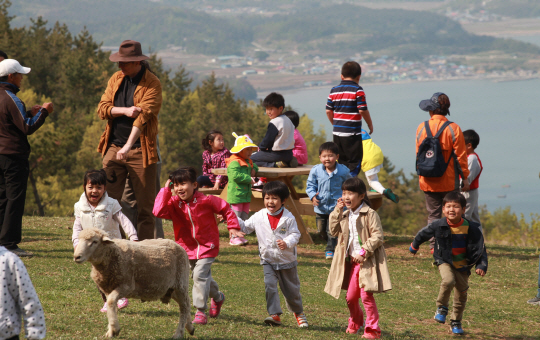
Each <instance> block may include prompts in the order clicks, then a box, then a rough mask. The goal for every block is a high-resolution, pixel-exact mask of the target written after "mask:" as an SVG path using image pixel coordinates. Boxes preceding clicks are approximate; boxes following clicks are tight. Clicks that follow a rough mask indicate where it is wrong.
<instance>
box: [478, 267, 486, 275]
mask: <svg viewBox="0 0 540 340" xmlns="http://www.w3.org/2000/svg"><path fill="white" fill-rule="evenodd" d="M476 274H478V275H480V276H484V275H486V272H485V271H483V270H482V269H476Z"/></svg>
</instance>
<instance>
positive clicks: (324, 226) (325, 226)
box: [315, 214, 337, 252]
mask: <svg viewBox="0 0 540 340" xmlns="http://www.w3.org/2000/svg"><path fill="white" fill-rule="evenodd" d="M328 219H329V215H324V214H317V217H316V218H315V221H316V223H317V229H319V230H326V235H327V236H328V239H327V241H326V251H331V252H334V250H335V249H336V245H337V237H333V236H331V235H330V223H328Z"/></svg>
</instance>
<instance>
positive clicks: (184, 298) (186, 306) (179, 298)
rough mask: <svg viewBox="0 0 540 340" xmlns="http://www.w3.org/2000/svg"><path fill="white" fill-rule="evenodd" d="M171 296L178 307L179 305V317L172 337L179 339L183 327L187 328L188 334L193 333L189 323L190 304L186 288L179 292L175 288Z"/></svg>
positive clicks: (191, 325)
mask: <svg viewBox="0 0 540 340" xmlns="http://www.w3.org/2000/svg"><path fill="white" fill-rule="evenodd" d="M172 298H173V299H174V300H175V301H176V302H178V307H180V318H179V321H178V327H177V328H176V332H174V335H173V339H181V338H183V337H184V327H185V328H186V329H187V331H188V332H189V334H191V335H193V334H195V328H194V327H193V324H192V323H191V304H190V301H189V294H188V292H187V290H186V291H184V292H179V290H178V289H175V290H174V292H173V294H172Z"/></svg>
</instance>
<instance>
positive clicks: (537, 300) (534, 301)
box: [527, 296, 540, 306]
mask: <svg viewBox="0 0 540 340" xmlns="http://www.w3.org/2000/svg"><path fill="white" fill-rule="evenodd" d="M527 303H530V304H531V305H539V306H540V298H539V297H538V296H535V297H534V298H533V299H530V300H528V301H527Z"/></svg>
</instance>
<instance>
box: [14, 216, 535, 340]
mask: <svg viewBox="0 0 540 340" xmlns="http://www.w3.org/2000/svg"><path fill="white" fill-rule="evenodd" d="M72 221H73V220H72V219H71V218H38V217H29V218H25V219H24V227H23V242H22V243H21V244H20V246H21V247H22V248H23V249H26V250H30V251H32V252H34V254H35V256H34V257H33V258H31V259H25V260H24V262H25V264H26V267H27V268H28V271H29V273H30V277H31V278H32V281H33V283H34V286H35V287H36V290H37V292H38V295H39V297H40V299H41V302H42V304H43V307H44V309H45V316H46V320H47V334H48V337H47V338H48V339H99V338H102V337H103V335H104V334H105V332H106V328H107V317H106V315H105V314H103V313H100V312H99V309H100V308H101V307H102V305H103V303H102V301H101V297H100V295H99V293H98V291H97V288H96V286H95V284H94V282H93V281H92V279H91V278H90V268H91V265H90V264H88V263H85V264H83V265H78V264H76V263H75V262H73V258H72V254H73V247H72V245H71V232H72V231H71V226H72V223H73V222H72ZM165 234H166V237H167V238H171V239H172V238H173V234H172V226H171V224H170V223H166V224H165ZM226 235H227V232H226V229H225V228H224V227H222V228H221V236H222V240H221V241H222V244H221V246H222V248H221V251H220V255H219V257H218V260H217V261H216V263H215V264H214V265H213V276H214V278H215V279H216V281H217V282H218V284H219V285H220V289H221V290H222V291H223V292H225V294H226V297H227V300H226V302H225V304H224V306H223V309H222V312H221V315H220V316H219V318H217V319H210V321H209V323H208V324H207V325H205V326H196V329H195V336H194V337H191V338H194V339H353V338H357V337H358V336H356V335H346V334H345V329H346V326H347V318H348V309H347V307H346V303H345V294H342V296H341V297H340V299H339V300H335V299H333V298H332V297H330V296H329V295H327V294H326V293H324V292H323V288H324V285H325V282H326V278H327V275H328V270H329V268H330V262H329V261H327V260H325V259H324V258H323V250H324V245H323V244H322V243H321V242H320V241H319V242H317V243H318V244H316V245H312V246H300V247H299V250H298V251H299V257H298V262H299V267H298V270H299V275H300V281H301V282H302V291H301V292H302V297H303V301H304V309H305V312H306V315H307V318H308V321H309V324H310V326H309V329H307V330H305V329H299V328H298V327H297V326H296V322H295V320H294V318H293V316H292V314H291V313H289V312H287V311H286V308H285V303H284V300H283V299H282V308H283V309H284V311H285V313H284V314H283V315H282V321H283V326H282V327H269V326H266V325H265V324H264V323H263V322H262V320H263V319H264V318H265V317H266V316H267V313H266V304H265V298H264V282H263V273H262V268H261V267H260V265H259V259H258V256H257V254H258V253H257V247H256V239H255V238H254V237H253V236H251V235H250V236H249V237H248V239H249V241H250V245H248V246H247V247H242V248H237V247H231V246H229V245H228V242H227V241H228V240H227V238H226ZM312 236H314V235H312ZM410 242H411V237H404V236H388V235H387V236H386V242H385V247H386V251H387V254H388V258H389V266H390V275H391V277H392V283H393V287H394V289H393V290H392V291H390V292H388V293H385V294H377V295H376V300H377V305H378V308H379V312H380V324H381V328H382V330H383V337H384V338H387V339H445V338H451V337H453V336H452V334H451V331H450V327H449V326H448V325H439V324H437V323H436V322H435V321H434V320H433V315H434V311H435V299H436V296H437V292H438V289H439V283H440V277H439V274H438V272H437V270H436V269H435V268H434V267H432V266H431V262H432V257H431V256H430V255H429V253H428V252H427V251H426V250H427V246H426V245H423V246H422V248H421V249H420V251H419V255H417V256H416V257H412V256H411V255H409V254H408V250H407V249H408V245H409V244H410ZM488 253H489V256H490V258H489V261H490V267H489V270H488V274H487V275H486V276H485V277H484V278H481V277H479V276H477V275H474V276H472V277H471V280H470V286H471V289H470V290H469V302H468V305H467V309H466V311H465V315H464V320H463V327H464V330H465V332H466V335H465V336H464V337H465V338H468V339H539V338H540V318H539V313H540V307H538V306H531V305H528V304H527V303H526V301H527V300H528V299H530V298H532V297H533V296H534V294H535V293H536V281H537V277H538V252H537V250H536V249H531V248H517V247H504V246H496V245H491V246H489V247H488ZM193 314H194V311H193V310H192V315H193ZM177 320H178V306H177V305H176V303H174V302H173V303H172V304H170V305H164V304H162V303H161V302H158V301H153V302H146V303H141V302H140V301H136V300H130V305H129V307H127V308H126V309H124V310H122V311H120V313H119V321H120V326H121V327H122V331H121V332H120V336H119V339H169V338H170V337H171V336H172V334H173V333H174V330H175V328H176V325H177Z"/></svg>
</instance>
